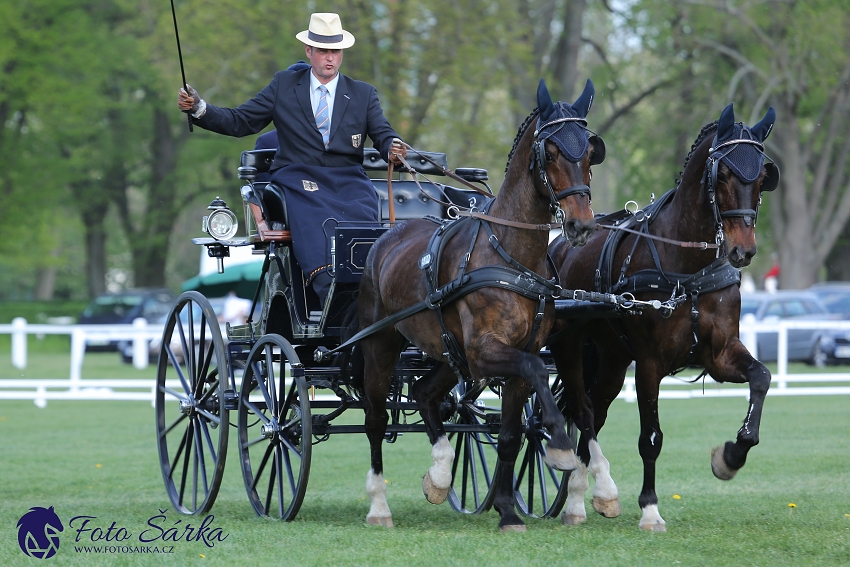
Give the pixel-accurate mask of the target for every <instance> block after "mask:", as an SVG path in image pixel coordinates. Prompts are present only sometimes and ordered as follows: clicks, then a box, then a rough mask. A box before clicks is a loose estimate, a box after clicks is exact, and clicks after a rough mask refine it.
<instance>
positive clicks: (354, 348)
mask: <svg viewBox="0 0 850 567" xmlns="http://www.w3.org/2000/svg"><path fill="white" fill-rule="evenodd" d="M342 328H343V331H342V335H341V336H340V339H341V341H340V344H342V343H345V342H346V341H347V340H348V339H350V338H351V337H353V336H354V335H355V334H356V333H357V332H358V331H359V330H360V316H359V313H358V306H357V298H356V297H355V298H354V301H352V302H351V303H349V304H348V307H347V308H346V310H345V313H344V315H343V319H342ZM339 369H340V378H341V379H342V383H343V384H344V385H345V386H346V388H347V389H348V390H349V393H350V394H352V395H353V396H355V397H357V398H363V397H364V396H365V389H364V381H363V375H364V371H363V369H364V358H363V349H361V348H360V344H359V343H354V344H353V345H351V346H350V347H348V348H347V349H344V350H342V351H340V353H339Z"/></svg>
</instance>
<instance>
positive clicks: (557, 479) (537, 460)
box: [514, 392, 575, 518]
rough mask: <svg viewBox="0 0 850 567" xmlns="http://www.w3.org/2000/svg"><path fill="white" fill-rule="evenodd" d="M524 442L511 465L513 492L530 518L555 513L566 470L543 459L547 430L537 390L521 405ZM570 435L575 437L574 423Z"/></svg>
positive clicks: (562, 497) (563, 497)
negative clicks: (559, 468)
mask: <svg viewBox="0 0 850 567" xmlns="http://www.w3.org/2000/svg"><path fill="white" fill-rule="evenodd" d="M522 417H523V422H524V429H525V435H524V437H525V443H524V446H523V448H522V449H521V450H520V454H519V456H518V457H517V461H516V465H515V467H514V496H515V497H516V503H517V508H519V511H520V512H521V513H522V514H524V515H526V516H530V517H532V518H552V517H554V516H557V515H558V512H560V511H561V508H563V507H564V504H565V503H566V501H567V479H568V478H569V473H567V472H562V471H559V470H555V469H553V468H551V467H549V466H548V465H547V464H546V463H545V462H544V460H543V457H544V455H545V454H546V453H545V448H544V446H543V443H544V441H545V439H546V437H547V432H546V431H545V429H544V428H543V426H542V424H541V422H542V408H541V407H540V402H539V401H538V400H537V393H536V392H535V393H532V394H531V397H530V398H529V400H528V401H527V402H526V403H525V408H524V409H523V416H522ZM570 429H571V431H570V436H571V437H573V439H574V440H575V431H574V426H572V425H571V426H570Z"/></svg>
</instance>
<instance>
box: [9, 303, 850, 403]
mask: <svg viewBox="0 0 850 567" xmlns="http://www.w3.org/2000/svg"><path fill="white" fill-rule="evenodd" d="M812 328H814V329H825V328H829V329H835V330H845V331H850V321H787V320H783V321H778V322H776V323H742V324H741V327H740V334H741V340H742V341H743V342H744V344H745V345H747V348H749V349H750V352H752V353H754V355H755V356H758V355H757V353H756V334H757V333H761V332H776V333H778V361H777V371H776V372H774V373H773V379H772V383H771V388H770V391H769V395H848V394H850V372H837V373H836V372H833V373H804V374H799V373H795V374H789V373H788V360H787V357H788V331H789V330H791V329H812ZM0 334H10V335H11V336H12V365H13V366H14V367H15V368H18V369H23V368H26V366H27V337H28V335H39V336H40V335H48V334H52V335H70V337H71V355H70V374H69V377H68V379H47V380H45V379H5V378H0V400H10V399H16V400H33V401H34V403H35V404H36V405H37V406H39V407H44V406H45V405H46V404H47V401H48V400H137V401H138V400H142V401H149V402H153V399H154V395H155V388H156V385H155V380H154V379H153V378H151V379H141V380H138V379H137V380H129V379H97V380H87V379H84V378H83V376H82V369H83V358H84V356H85V352H86V345H87V344H89V343H92V342H102V341H105V340H110V341H114V340H126V341H132V343H133V364H134V366H135V367H136V368H140V369H143V368H145V367H147V366H148V360H149V345H150V341H151V340H152V339H155V338H159V337H161V336H162V325H156V324H148V323H147V322H145V320H144V319H137V320H136V321H135V322H134V323H133V324H132V325H44V324H36V325H31V324H28V323H27V322H26V321H25V320H24V319H21V318H18V319H15V320H14V321H13V322H12V324H11V325H0ZM115 356H116V357H117V356H118V355H117V354H116V355H115ZM2 372H3V369H2V368H0V373H2ZM0 376H2V374H0ZM694 378H696V375H693V376H690V377H688V376H679V377H677V378H667V379H665V380H664V382H663V383H662V385H661V392H660V394H659V395H660V397H661V398H667V399H684V398H693V397H730V396H744V397H746V396H748V395H749V389H748V388H747V386H746V384H744V385H728V384H719V383H717V382H715V381H714V380H712V379H711V378H710V377H706V378H705V380H704V381H700V382H698V383H691V382H689V380H693V379H694ZM619 397H620V398H622V399H624V400H626V401H635V400H636V394H635V385H634V379H632V378H627V379H626V382H625V385H624V386H623V391H622V392H620V396H619Z"/></svg>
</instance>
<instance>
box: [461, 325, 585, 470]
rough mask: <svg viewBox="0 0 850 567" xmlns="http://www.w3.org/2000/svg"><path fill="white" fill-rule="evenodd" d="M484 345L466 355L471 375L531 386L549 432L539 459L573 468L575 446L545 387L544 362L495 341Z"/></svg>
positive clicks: (545, 371)
mask: <svg viewBox="0 0 850 567" xmlns="http://www.w3.org/2000/svg"><path fill="white" fill-rule="evenodd" d="M485 348H486V351H482V352H481V353H477V355H476V356H468V358H469V360H470V361H473V360H475V361H476V364H475V365H474V368H471V369H470V370H472V374H473V376H485V377H489V376H505V377H511V378H519V379H522V380H524V381H525V382H527V383H528V384H529V385H530V386H531V387H532V388H534V391H535V392H537V399H538V400H539V401H540V405H541V409H542V410H543V411H542V425H543V427H545V428H546V430H547V431H548V432H549V436H550V438H549V441H548V442H547V444H546V455H544V457H543V460H544V461H545V462H546V464H547V465H548V466H550V467H552V468H554V469H557V470H561V471H571V470H573V469H575V468H576V466H577V464H578V463H577V461H576V454H575V446H574V445H573V442H572V440H571V439H570V437H569V435H567V430H566V427H565V421H564V416H563V414H562V413H561V410H559V409H558V405H557V404H556V403H555V398H554V396H553V395H552V390H551V389H550V388H549V371H548V370H547V369H546V364H545V363H544V362H543V360H542V359H541V358H540V356H538V355H537V354H530V353H527V352H523V351H521V350H518V349H515V348H512V347H510V346H508V345H506V344H504V343H501V342H499V341H490V342H489V343H488V344H487V345H486V346H485Z"/></svg>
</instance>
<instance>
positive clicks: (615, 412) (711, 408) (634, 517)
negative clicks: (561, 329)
mask: <svg viewBox="0 0 850 567" xmlns="http://www.w3.org/2000/svg"><path fill="white" fill-rule="evenodd" d="M746 406H747V402H746V400H745V399H743V398H742V399H738V398H734V399H696V400H683V401H666V400H662V401H661V404H660V415H661V423H662V427H663V428H664V433H665V437H664V450H663V452H662V455H661V458H660V460H659V463H658V479H657V489H658V494H659V499H660V503H659V508H660V511H661V514H662V516H663V517H664V518H665V520H666V521H667V526H668V532H667V533H662V534H656V533H647V532H643V531H641V530H639V529H638V527H637V524H638V519H639V517H640V510H639V508H638V505H637V496H638V492H639V490H640V483H641V476H642V467H641V462H640V458H639V456H638V454H637V427H638V414H637V406H636V405H635V404H628V403H626V402H622V401H617V402H615V403H614V405H613V406H612V408H611V414H610V417H609V421H608V426H606V428H605V430H604V431H603V432H602V434H601V435H600V442H601V444H602V448H603V450H604V451H605V453H606V456H607V457H608V459H609V460H610V462H611V470H612V475H613V476H614V479H615V480H616V481H617V483H618V486H619V489H620V495H621V500H622V504H623V514H622V516H620V517H619V518H615V519H605V518H602V517H601V516H597V515H595V514H593V513H592V508H590V505H589V502H588V510H589V511H590V513H591V514H592V515H591V516H589V518H588V522H587V523H586V524H584V525H581V526H563V525H561V524H560V522H559V521H558V520H532V519H530V520H528V521H527V523H528V532H527V533H522V534H517V533H511V534H500V533H499V532H498V530H497V523H498V516H497V514H496V513H495V512H493V511H491V512H488V513H486V514H483V515H480V516H461V515H459V514H457V513H455V512H453V511H452V510H451V508H450V507H449V505H448V504H443V505H441V506H433V505H431V504H428V503H427V502H426V501H425V499H424V497H423V496H422V493H421V485H420V483H421V477H422V475H423V474H424V473H425V471H426V469H427V468H428V466H429V465H430V462H429V461H430V459H429V449H430V448H429V446H428V443H427V439H426V437H425V436H424V435H405V436H404V437H402V438H401V439H400V440H399V442H398V443H396V444H394V445H388V446H387V447H386V449H385V451H384V458H385V469H386V478H387V480H388V481H389V490H388V498H389V503H390V507H391V508H392V510H393V516H394V521H395V524H396V527H395V528H394V529H392V530H386V529H383V528H375V527H372V526H368V525H366V523H365V516H366V512H367V511H368V500H367V497H366V493H365V476H366V471H367V469H368V467H369V454H368V444H367V441H366V438H365V436H364V435H349V436H338V437H336V438H332V439H330V440H329V441H327V442H324V443H321V444H320V445H318V446H316V447H314V451H313V461H312V470H311V475H310V482H309V488H308V490H307V496H306V498H305V501H304V505H303V507H302V508H301V511H300V513H299V515H298V517H297V518H296V520H295V521H294V522H291V523H279V522H271V521H267V520H264V519H260V518H258V517H256V516H255V515H254V513H253V511H252V509H251V507H250V505H249V504H248V501H247V497H246V495H245V492H244V486H243V482H242V476H241V470H240V468H239V462H238V458H237V457H238V455H237V454H236V452H235V451H234V450H233V449H234V439H235V433H236V432H235V429H232V430H231V443H230V449H231V450H230V452H229V457H228V464H227V467H226V471H225V475H224V482H223V485H222V489H221V492H220V493H219V496H218V500H217V502H216V504H215V506H214V507H213V509H212V513H213V514H214V515H215V519H214V524H213V526H214V527H218V528H220V529H221V532H222V534H227V538H226V539H225V540H224V541H222V542H219V543H217V544H216V545H215V547H213V548H209V547H207V546H206V545H204V544H203V543H202V542H196V541H189V542H187V541H183V540H181V541H177V542H161V541H160V542H153V543H150V544H147V545H155V544H158V545H160V546H162V545H164V544H165V545H173V553H170V554H161V555H151V554H132V553H125V554H121V553H109V554H94V553H78V552H76V551H75V549H74V545H75V542H74V539H75V537H76V532H75V531H74V529H73V528H71V527H69V525H68V523H69V520H70V519H71V518H73V517H74V516H84V515H86V516H95V517H96V519H92V520H91V524H90V525H94V526H98V527H100V528H101V529H102V530H106V529H107V528H108V527H109V526H110V525H111V524H112V523H113V522H114V523H115V527H114V531H117V530H118V529H119V528H122V527H123V528H124V529H125V530H126V531H128V532H129V533H130V534H132V537H131V539H129V540H128V542H129V543H130V544H135V545H137V546H138V545H139V543H138V535H139V534H140V533H141V532H142V531H143V530H145V529H148V530H149V533H152V532H153V528H150V526H148V525H147V522H148V520H149V519H150V518H151V517H153V516H157V515H158V514H160V510H166V509H167V512H165V516H166V519H165V520H154V523H156V524H157V525H160V526H161V527H162V528H163V529H167V528H171V527H175V525H176V527H177V528H179V529H181V533H182V527H183V526H185V525H186V524H187V523H190V524H192V525H193V526H197V525H198V524H200V522H201V520H202V519H201V518H196V517H186V516H180V515H178V514H177V513H175V512H173V511H172V510H171V509H170V503H169V502H168V500H167V497H166V495H165V491H164V488H163V483H162V476H161V473H160V469H159V464H158V461H157V457H156V447H155V432H154V414H153V408H152V407H151V406H150V404H148V403H143V402H111V403H110V402H57V401H51V402H50V403H49V404H48V406H47V407H46V408H45V409H38V408H36V407H35V406H34V405H33V404H32V403H31V402H27V401H11V402H10V401H3V402H0V565H3V566H11V565H34V564H40V563H41V562H40V561H39V560H37V559H30V558H28V557H26V556H25V555H24V554H23V553H22V552H21V551H20V549H19V548H18V544H17V529H16V523H17V521H18V519H19V518H20V517H21V516H22V515H23V514H24V513H25V512H27V510H28V509H29V508H30V507H33V506H44V507H48V506H54V507H55V510H56V512H57V514H58V515H59V517H60V518H61V519H62V521H63V524H64V525H65V531H64V532H63V533H62V535H61V545H60V549H59V551H58V553H57V555H56V556H55V557H53V558H51V559H49V560H47V561H46V562H45V563H44V564H49V565H189V564H207V565H230V566H232V565H266V564H274V565H286V566H287V567H295V566H300V565H328V566H338V565H370V566H372V565H377V566H381V565H388V566H399V565H404V566H407V565H429V566H432V565H473V564H474V565H482V566H483V565H487V566H490V565H541V566H542V565H588V564H593V565H606V566H607V565H623V566H633V565H652V566H656V565H718V566H721V565H730V566H732V565H734V566H741V565H746V566H757V565H758V566H761V565H763V566H774V565H850V411H848V410H850V398H847V397H841V396H836V397H823V396H816V397H798V398H787V397H776V398H768V400H767V403H766V405H765V415H764V419H763V422H762V430H761V444H760V445H759V446H758V447H756V448H755V449H754V450H753V451H752V452H751V453H750V457H749V461H748V463H747V466H746V467H744V468H743V469H742V470H741V472H740V473H739V474H738V476H737V477H736V478H735V479H733V480H732V481H729V482H721V481H719V480H716V479H715V478H714V477H713V476H712V474H711V471H710V467H709V451H710V449H711V448H712V447H713V446H715V445H718V444H720V443H722V442H723V441H726V440H729V439H733V438H734V435H735V432H736V431H737V428H738V427H739V425H740V423H741V420H742V419H743V417H744V414H745V412H746ZM352 419H357V420H359V419H360V416H355V415H352ZM674 495H678V496H679V498H678V499H676V498H674ZM791 504H793V507H791V506H789V505H791ZM128 542H124V544H125V545H126V544H127V543H128ZM83 543H86V544H90V541H89V540H88V538H87V536H85V535H84V536H83V537H82V538H81V541H80V544H77V545H81V544H83ZM101 543H103V542H101ZM109 545H113V544H112V543H110V544H109Z"/></svg>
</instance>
